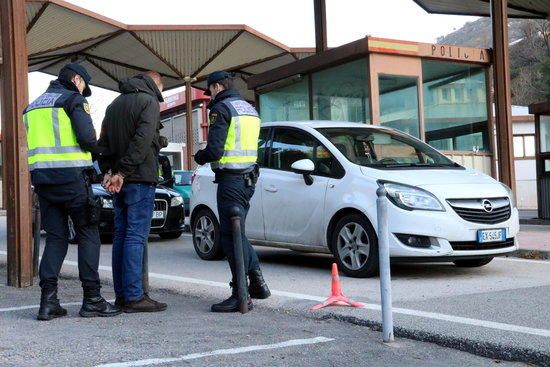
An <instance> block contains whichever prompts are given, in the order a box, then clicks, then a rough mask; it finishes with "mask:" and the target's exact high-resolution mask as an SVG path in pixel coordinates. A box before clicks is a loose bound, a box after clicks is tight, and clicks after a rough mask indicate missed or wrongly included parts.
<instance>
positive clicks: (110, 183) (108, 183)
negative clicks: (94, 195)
mask: <svg viewBox="0 0 550 367" xmlns="http://www.w3.org/2000/svg"><path fill="white" fill-rule="evenodd" d="M123 184H124V177H123V176H122V175H121V174H120V173H117V174H114V175H113V174H112V173H111V171H109V172H107V173H106V174H105V177H103V182H102V183H101V186H103V188H104V189H105V190H107V191H109V192H112V193H118V192H120V190H121V189H122V185H123Z"/></svg>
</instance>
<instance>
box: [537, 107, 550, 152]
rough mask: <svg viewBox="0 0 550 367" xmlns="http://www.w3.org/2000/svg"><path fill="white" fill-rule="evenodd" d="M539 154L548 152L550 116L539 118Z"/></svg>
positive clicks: (549, 149) (549, 148)
mask: <svg viewBox="0 0 550 367" xmlns="http://www.w3.org/2000/svg"><path fill="white" fill-rule="evenodd" d="M539 126H540V152H541V153H548V152H550V116H544V115H541V116H540V125H539Z"/></svg>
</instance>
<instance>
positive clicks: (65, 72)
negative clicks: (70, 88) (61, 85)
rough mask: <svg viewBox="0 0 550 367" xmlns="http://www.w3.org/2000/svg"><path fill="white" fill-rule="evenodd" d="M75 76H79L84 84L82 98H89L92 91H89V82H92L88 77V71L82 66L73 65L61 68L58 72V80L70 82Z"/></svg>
mask: <svg viewBox="0 0 550 367" xmlns="http://www.w3.org/2000/svg"><path fill="white" fill-rule="evenodd" d="M75 74H78V75H80V76H81V77H82V79H83V80H84V82H86V87H85V88H84V91H83V92H82V95H83V96H84V97H89V96H91V95H92V90H91V89H90V80H92V77H91V76H90V74H88V71H87V70H86V68H85V67H84V66H82V65H79V64H75V63H71V64H67V65H65V66H63V68H62V69H61V70H59V76H58V78H59V80H64V81H68V82H70V81H71V79H72V78H73V76H74V75H75Z"/></svg>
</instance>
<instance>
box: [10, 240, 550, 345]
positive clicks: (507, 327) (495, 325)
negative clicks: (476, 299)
mask: <svg viewBox="0 0 550 367" xmlns="http://www.w3.org/2000/svg"><path fill="white" fill-rule="evenodd" d="M0 254H5V252H4V251H0ZM518 260H521V259H518ZM525 261H534V260H525ZM543 263H547V262H543ZM63 264H66V265H69V266H73V267H78V263H77V262H76V261H64V262H63ZM99 270H103V271H107V272H112V269H111V267H110V266H104V265H101V266H99ZM149 278H153V279H159V280H170V281H174V282H179V283H187V284H198V285H204V286H209V287H216V288H228V287H229V286H228V284H227V283H222V282H215V281H211V280H203V279H197V278H188V277H181V276H177V275H168V274H160V273H149ZM271 293H272V294H274V295H276V296H281V297H286V298H292V299H298V300H307V301H315V302H323V301H324V300H325V299H326V297H319V296H314V295H309V294H302V293H293V292H285V291H277V290H271ZM364 309H370V310H375V311H379V310H380V309H381V306H380V305H379V304H375V303H367V304H365V308H364ZM393 312H394V313H396V314H402V315H409V316H417V317H424V318H428V319H434V320H441V321H449V322H454V323H457V324H464V325H473V326H481V327H485V328H488V329H496V330H503V331H512V332H517V333H522V334H530V335H537V336H543V337H548V338H550V330H546V329H536V328H530V327H526V326H520V325H514V324H505V323H501V322H493V321H487V320H480V319H472V318H467V317H460V316H455V315H447V314H442V313H435V312H426V311H420V310H413V309H407V308H395V307H394V308H393Z"/></svg>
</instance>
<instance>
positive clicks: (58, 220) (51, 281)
mask: <svg viewBox="0 0 550 367" xmlns="http://www.w3.org/2000/svg"><path fill="white" fill-rule="evenodd" d="M35 192H36V193H37V194H38V198H39V201H40V215H41V219H42V227H43V229H44V230H45V231H46V247H45V248H44V252H43V254H42V261H41V262H40V269H39V275H40V287H41V288H43V289H48V288H55V287H57V278H58V276H59V272H60V270H61V265H62V264H63V260H65V256H66V255H67V249H68V240H69V227H68V217H69V216H70V217H71V219H72V221H73V224H74V228H75V232H76V238H77V240H78V271H79V277H80V281H81V282H82V288H83V289H84V297H94V296H96V295H99V293H100V292H99V290H100V282H99V274H98V266H99V252H100V247H101V242H100V240H99V231H98V228H97V224H96V225H89V224H87V223H86V217H85V216H86V213H87V205H88V197H89V195H90V196H91V195H93V193H92V190H91V187H90V186H89V184H87V183H86V182H85V180H84V178H82V179H79V180H76V181H75V182H72V183H69V184H63V185H36V186H35Z"/></svg>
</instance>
